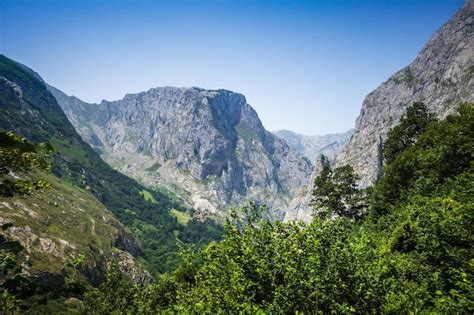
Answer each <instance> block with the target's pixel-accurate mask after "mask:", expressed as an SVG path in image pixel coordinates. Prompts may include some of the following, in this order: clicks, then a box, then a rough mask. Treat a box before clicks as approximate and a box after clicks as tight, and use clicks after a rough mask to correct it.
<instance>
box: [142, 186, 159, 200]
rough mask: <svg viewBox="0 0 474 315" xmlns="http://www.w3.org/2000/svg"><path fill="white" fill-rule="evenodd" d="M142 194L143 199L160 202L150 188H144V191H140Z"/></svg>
mask: <svg viewBox="0 0 474 315" xmlns="http://www.w3.org/2000/svg"><path fill="white" fill-rule="evenodd" d="M140 195H142V196H143V199H145V200H146V201H148V202H151V203H158V201H156V199H155V197H153V195H152V194H151V193H150V192H149V191H148V190H145V189H143V190H142V191H140Z"/></svg>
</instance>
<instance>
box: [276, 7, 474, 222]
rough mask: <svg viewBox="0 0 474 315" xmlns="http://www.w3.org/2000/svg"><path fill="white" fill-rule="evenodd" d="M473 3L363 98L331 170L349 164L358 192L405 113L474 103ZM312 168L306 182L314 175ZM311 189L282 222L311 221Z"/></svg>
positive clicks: (375, 171)
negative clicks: (419, 108) (418, 106)
mask: <svg viewBox="0 0 474 315" xmlns="http://www.w3.org/2000/svg"><path fill="white" fill-rule="evenodd" d="M473 29H474V1H473V0H469V1H466V3H465V4H464V6H463V7H462V8H461V9H460V10H459V11H458V12H457V13H456V14H455V15H454V16H453V17H452V18H451V19H450V20H449V21H448V22H447V23H446V24H445V25H443V26H442V27H441V28H440V29H439V30H438V31H437V32H435V33H434V34H433V36H432V38H431V39H430V40H429V41H428V43H427V44H426V45H425V47H424V48H423V49H422V50H421V52H420V53H419V55H418V56H417V57H416V59H415V60H414V61H413V62H412V63H411V64H410V65H409V66H407V67H406V68H404V69H402V70H400V71H398V72H397V73H395V74H394V75H393V76H392V77H390V78H389V79H388V80H387V81H385V82H384V83H382V84H381V85H380V86H379V87H378V88H377V89H375V90H374V91H373V92H371V93H370V94H369V95H367V97H366V98H365V100H364V102H363V104H362V110H361V112H360V115H359V117H358V118H357V120H356V126H355V130H354V134H353V136H352V138H351V140H350V141H349V143H348V144H347V145H346V146H345V147H344V149H343V150H342V151H341V153H340V154H338V155H337V157H336V159H335V163H334V164H335V166H336V167H337V166H342V165H346V164H349V165H351V166H352V167H353V168H354V170H355V171H356V173H357V174H359V176H360V177H361V180H360V185H361V187H367V186H370V185H372V184H373V183H374V182H375V180H376V179H377V177H378V175H379V173H380V170H381V168H382V167H383V161H382V157H381V149H382V146H383V141H384V139H385V138H386V135H387V132H388V131H389V130H390V129H391V128H393V127H394V126H396V125H397V123H398V121H399V119H400V118H401V116H402V115H403V114H404V112H405V109H406V108H407V107H408V106H409V105H411V104H413V103H414V102H417V101H422V102H424V103H425V104H426V105H427V106H428V108H429V109H430V110H431V111H433V112H434V113H436V115H437V116H438V117H439V118H441V119H442V118H444V117H446V116H447V115H449V114H452V113H455V112H456V109H457V107H458V106H459V104H460V103H462V102H474V32H473ZM318 173H319V168H318V167H315V170H314V172H313V175H312V178H314V177H315V176H317V174H318ZM310 199H311V187H309V189H307V190H306V191H303V192H301V193H300V194H299V195H298V196H297V197H296V198H295V199H294V200H293V202H292V204H291V206H290V209H289V211H288V213H287V214H286V216H285V220H295V219H302V220H305V221H308V220H310V218H311V209H310V207H309V206H308V203H309V201H310Z"/></svg>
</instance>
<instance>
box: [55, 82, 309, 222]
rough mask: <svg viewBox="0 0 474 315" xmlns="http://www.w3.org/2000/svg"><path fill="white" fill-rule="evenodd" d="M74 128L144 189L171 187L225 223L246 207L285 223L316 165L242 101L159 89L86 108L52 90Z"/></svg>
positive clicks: (226, 94) (200, 212)
mask: <svg viewBox="0 0 474 315" xmlns="http://www.w3.org/2000/svg"><path fill="white" fill-rule="evenodd" d="M50 90H51V92H52V93H53V94H54V95H55V97H56V99H57V100H58V103H59V104H60V106H61V107H62V108H63V110H64V112H65V113H66V115H67V116H68V118H69V120H70V121H71V123H72V124H73V125H74V126H75V128H76V130H77V131H78V132H79V134H81V136H82V137H83V139H84V140H85V141H87V142H88V143H90V144H91V145H92V146H93V147H94V148H95V149H96V150H97V151H99V152H100V153H101V155H102V157H103V158H104V159H105V160H106V161H107V162H108V163H109V164H110V165H112V166H113V167H114V168H116V169H118V170H119V171H121V172H123V173H124V174H126V175H129V176H131V177H133V178H135V179H137V180H139V181H141V182H143V183H144V184H146V185H147V186H150V187H157V186H166V187H168V188H169V189H170V190H172V191H174V192H175V193H176V194H178V195H179V196H181V197H182V198H183V199H184V200H185V201H186V202H187V203H188V204H189V205H190V206H192V207H193V208H194V209H196V210H197V213H196V217H197V218H200V219H203V218H206V217H209V216H211V217H222V216H223V215H224V213H225V211H226V210H227V209H228V208H229V207H238V206H242V205H243V204H245V203H247V202H248V201H249V200H252V201H255V202H256V203H257V204H261V203H265V204H267V205H268V207H269V213H268V215H269V218H271V219H282V218H283V217H284V211H285V210H286V208H287V207H288V205H289V203H290V202H291V200H292V199H293V197H294V196H295V194H296V192H297V191H298V189H299V188H300V187H301V186H302V185H307V184H308V182H309V178H310V175H311V171H312V165H311V163H310V162H309V161H308V160H307V159H305V158H303V157H302V156H301V155H300V154H298V153H297V152H295V151H294V150H292V149H290V147H289V146H288V145H287V143H286V142H285V141H284V140H282V139H280V138H278V137H275V136H274V135H273V134H271V133H269V132H268V131H266V130H265V129H264V128H263V126H262V123H261V121H260V119H259V118H258V115H257V113H256V112H255V110H254V109H253V108H252V107H251V106H250V105H249V104H248V103H247V101H246V99H245V97H244V96H243V95H241V94H238V93H234V92H230V91H226V90H203V89H200V88H175V87H163V88H154V89H150V90H148V91H146V92H142V93H138V94H127V95H126V96H125V97H124V98H123V99H122V100H119V101H114V102H108V101H102V102H101V103H100V104H87V103H84V102H82V101H80V100H78V99H77V98H75V97H69V96H66V95H64V93H62V92H60V91H58V90H57V89H54V88H52V87H51V88H50Z"/></svg>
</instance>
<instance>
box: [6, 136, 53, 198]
mask: <svg viewBox="0 0 474 315" xmlns="http://www.w3.org/2000/svg"><path fill="white" fill-rule="evenodd" d="M51 151H52V147H51V146H50V145H48V144H45V143H40V144H32V143H29V142H28V141H27V140H26V139H25V138H24V137H21V136H18V135H15V134H14V133H13V132H0V196H3V197H11V196H13V195H15V194H29V193H31V192H33V191H34V190H37V189H40V188H44V187H48V186H49V184H48V183H46V182H45V181H44V180H42V179H38V180H30V179H18V175H19V174H22V173H25V172H27V171H29V170H31V169H35V168H38V169H44V170H49V169H50V165H49V163H48V161H47V158H48V155H49V153H50V152H51Z"/></svg>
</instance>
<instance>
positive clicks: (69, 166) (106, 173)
mask: <svg viewBox="0 0 474 315" xmlns="http://www.w3.org/2000/svg"><path fill="white" fill-rule="evenodd" d="M0 96H1V97H0V130H7V131H14V132H15V133H17V134H20V135H23V136H25V137H26V138H27V139H28V140H30V141H32V142H35V143H37V142H47V143H49V144H51V145H52V146H53V148H54V150H55V153H54V154H53V157H52V170H53V173H54V175H55V176H57V177H58V178H60V179H61V180H64V181H68V182H70V183H72V184H74V185H75V186H77V187H80V188H81V189H83V190H86V191H89V192H90V193H91V194H92V195H94V196H95V197H96V198H97V199H98V200H99V201H100V202H101V203H102V204H103V205H104V206H105V207H106V208H107V209H108V210H109V211H110V212H112V213H113V214H114V216H115V217H116V218H117V219H118V220H119V221H120V222H121V223H122V224H124V225H125V226H126V227H127V228H128V229H129V230H130V231H131V232H132V233H133V234H134V235H136V236H137V237H138V239H139V240H140V241H141V245H142V248H143V251H144V258H145V260H146V261H147V263H148V266H149V267H150V269H152V270H153V271H158V272H163V271H164V270H166V269H169V268H170V267H171V266H173V265H174V264H175V263H176V261H177V259H178V257H177V255H176V254H177V238H180V239H182V240H184V241H191V242H195V243H203V242H206V241H207V240H208V239H209V238H215V237H218V236H219V234H220V232H219V228H217V227H215V226H214V225H212V224H202V223H197V222H194V221H191V222H189V223H188V224H187V225H183V224H180V223H179V222H178V220H177V218H176V211H174V212H171V211H172V209H174V208H175V209H177V210H180V211H181V212H180V213H182V212H186V211H188V212H189V211H190V210H188V209H183V208H182V207H180V206H179V205H178V204H176V203H175V202H174V201H173V197H172V196H171V195H169V194H166V193H162V192H158V191H149V192H147V191H146V190H145V189H144V187H142V186H141V185H139V184H138V183H137V182H135V181H134V180H132V179H130V178H128V177H126V176H124V175H122V174H121V173H119V172H117V171H115V170H113V169H112V168H110V167H109V166H108V165H107V164H106V163H104V162H103V161H102V160H101V158H100V157H99V156H98V155H97V154H96V153H95V152H94V151H93V150H92V149H91V148H90V146H89V145H88V144H87V143H85V142H84V141H83V140H82V139H81V138H80V136H79V135H78V134H77V133H76V132H75V130H74V128H73V127H72V125H71V124H70V123H69V121H68V119H67V118H66V116H65V115H64V113H63V111H62V110H61V108H60V107H59V106H58V104H57V102H56V99H55V98H54V97H53V96H52V95H51V93H50V92H49V91H48V89H47V88H46V86H45V84H44V82H43V81H42V80H41V78H40V77H39V76H38V75H37V74H36V73H34V72H33V71H32V70H30V69H28V68H26V67H25V66H23V65H20V64H18V63H16V62H15V61H13V60H10V59H8V58H7V57H5V56H0ZM147 196H148V198H145V197H147ZM150 196H152V197H153V198H149V197H150ZM173 214H175V215H173Z"/></svg>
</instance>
